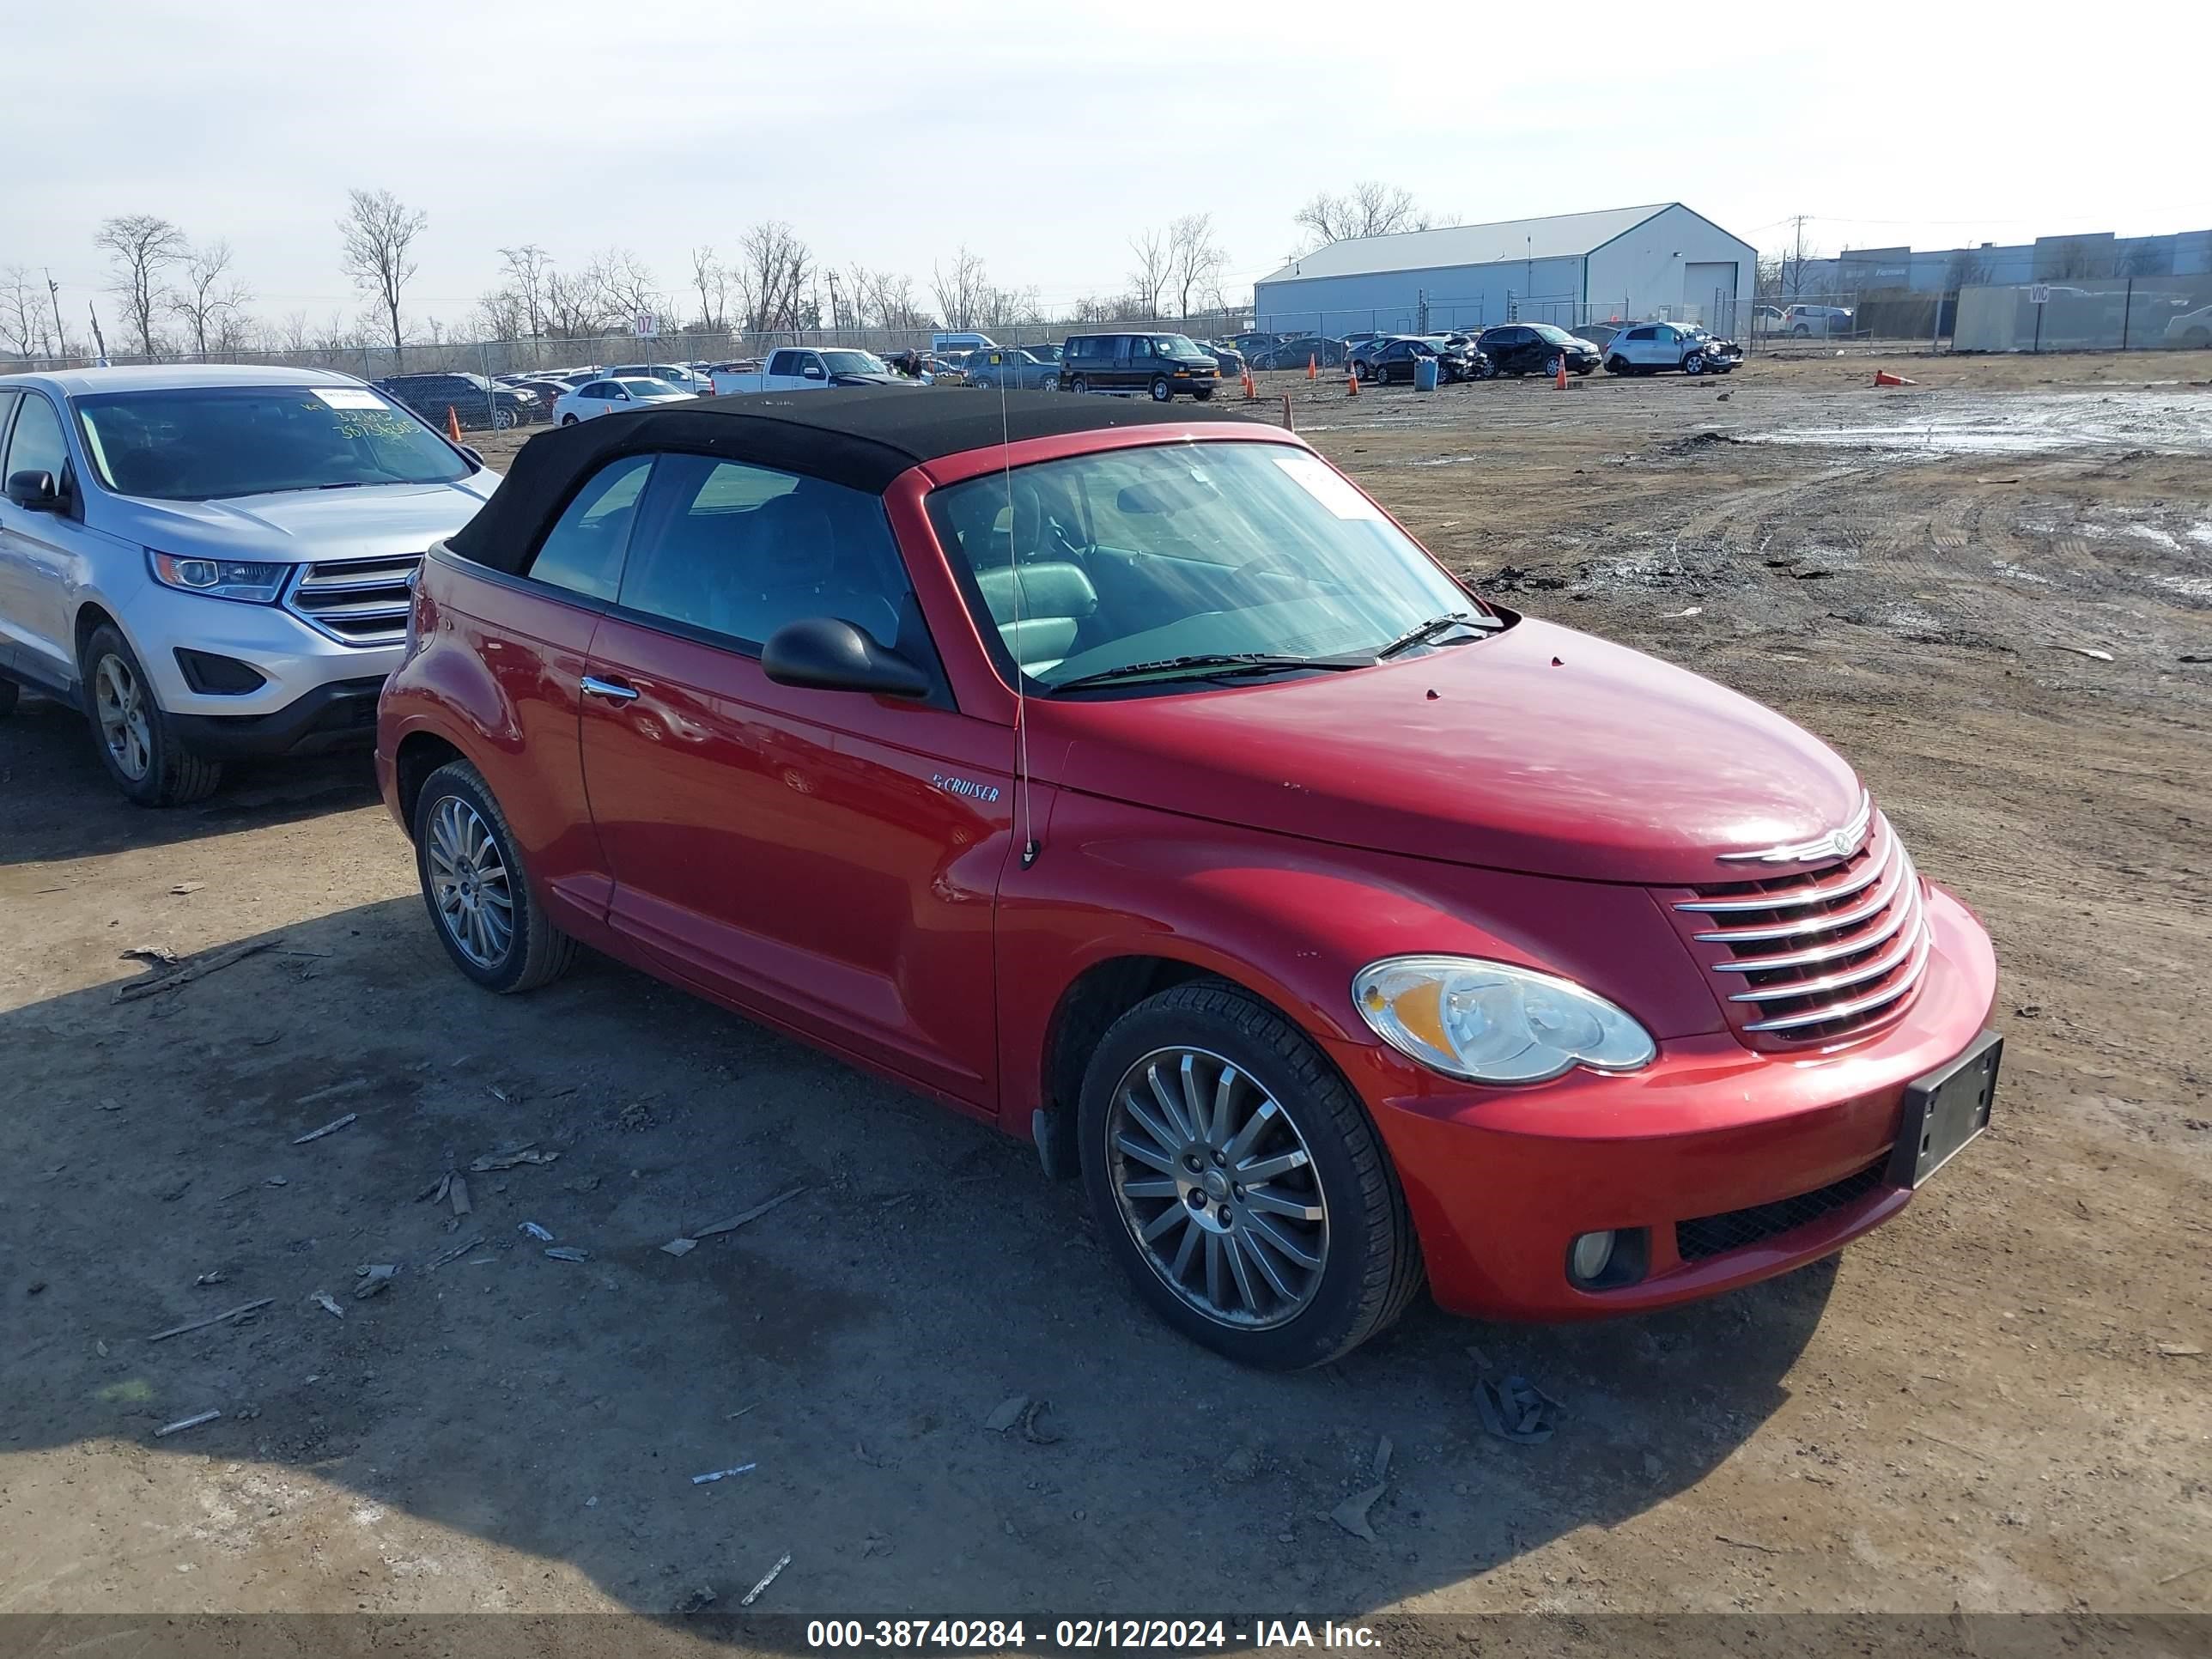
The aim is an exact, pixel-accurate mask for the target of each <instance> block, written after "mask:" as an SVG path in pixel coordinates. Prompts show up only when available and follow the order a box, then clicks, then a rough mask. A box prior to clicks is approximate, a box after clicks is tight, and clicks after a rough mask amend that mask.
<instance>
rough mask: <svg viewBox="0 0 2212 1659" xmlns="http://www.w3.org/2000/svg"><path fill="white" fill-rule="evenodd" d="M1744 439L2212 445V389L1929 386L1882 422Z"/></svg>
mask: <svg viewBox="0 0 2212 1659" xmlns="http://www.w3.org/2000/svg"><path fill="white" fill-rule="evenodd" d="M1738 437H1739V440H1740V441H1741V442H1744V443H1754V444H1788V445H1795V446H1802V447H1811V448H1829V449H1878V450H1887V451H1893V452H1898V453H1921V454H1926V455H1930V456H1938V455H1971V454H2009V455H2047V454H2053V453H2058V452H2061V451H2066V450H2095V449H2144V450H2148V451H2151V452H2152V453H2160V454H2170V455H2194V454H2205V453H2212V397H2207V396H2206V395H2205V394H2203V393H2202V392H2105V393H2101V394H2089V393H2082V394H2075V395H2069V396H2057V397H2051V396H2036V395H2033V394H2030V395H2027V396H2015V397H2008V398H1988V397H1961V398H1949V397H1946V396H1945V395H1944V394H1943V393H1942V392H1929V393H1925V394H1921V395H1920V396H1919V397H1917V398H1916V399H1915V402H1914V404H1913V406H1912V408H1911V412H1907V411H1906V410H1903V409H1900V410H1898V412H1897V413H1896V415H1894V416H1892V417H1891V418H1888V419H1885V420H1882V421H1880V422H1865V423H1863V424H1861V423H1854V424H1851V425H1838V426H1802V427H1785V428H1781V429H1779V430H1777V431H1771V432H1745V433H1741V434H1739V435H1738Z"/></svg>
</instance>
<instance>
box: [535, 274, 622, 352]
mask: <svg viewBox="0 0 2212 1659" xmlns="http://www.w3.org/2000/svg"><path fill="white" fill-rule="evenodd" d="M611 310H612V307H611V305H610V304H609V303H608V301H607V291H606V283H605V276H604V273H603V272H601V271H600V270H599V267H597V266H596V265H587V266H586V267H585V268H584V269H583V270H580V271H575V272H573V273H571V272H568V271H560V270H555V271H549V272H547V273H546V277H545V331H546V332H547V333H548V334H550V335H551V336H553V337H556V338H557V339H562V340H582V339H588V338H590V337H592V335H594V334H597V333H599V332H600V331H602V330H604V329H605V327H606V325H607V318H608V315H609V313H610V312H611Z"/></svg>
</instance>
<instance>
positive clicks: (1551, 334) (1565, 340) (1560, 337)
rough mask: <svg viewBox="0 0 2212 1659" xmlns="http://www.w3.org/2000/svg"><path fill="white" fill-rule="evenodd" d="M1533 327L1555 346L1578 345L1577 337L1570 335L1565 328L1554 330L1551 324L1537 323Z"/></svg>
mask: <svg viewBox="0 0 2212 1659" xmlns="http://www.w3.org/2000/svg"><path fill="white" fill-rule="evenodd" d="M1531 326H1532V327H1534V329H1535V331H1536V332H1537V333H1538V334H1540V335H1541V336H1542V337H1544V338H1545V339H1547V340H1549V341H1550V342H1551V343H1553V345H1573V344H1575V343H1577V342H1576V339H1575V337H1574V336H1573V335H1571V334H1570V333H1568V332H1567V331H1566V330H1565V329H1564V328H1554V327H1553V326H1552V325H1551V324H1549V323H1535V324H1532V325H1531Z"/></svg>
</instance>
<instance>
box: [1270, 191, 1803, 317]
mask: <svg viewBox="0 0 2212 1659" xmlns="http://www.w3.org/2000/svg"><path fill="white" fill-rule="evenodd" d="M1758 262H1759V256H1758V254H1757V252H1755V251H1754V250H1753V247H1752V246H1751V244H1750V243H1748V242H1747V241H1745V240H1742V238H1741V237H1738V236H1732V235H1730V234H1729V233H1728V232H1727V231H1725V230H1723V229H1722V228H1720V227H1719V226H1718V225H1717V224H1715V223H1714V222H1712V221H1711V220H1710V219H1708V218H1706V217H1705V216H1704V215H1702V214H1699V213H1692V211H1691V210H1689V209H1688V208H1686V207H1684V206H1683V205H1682V204H1680V202H1666V203H1662V204H1658V205H1656V206H1652V207H1628V208H1612V209H1608V210H1605V211H1603V212H1600V213H1561V214H1555V215H1553V216H1551V217H1550V218H1547V219H1509V220H1506V221H1504V222H1502V223H1499V224H1494V225H1448V226H1445V227H1443V228H1440V229H1437V230H1408V231H1401V232H1399V233H1397V234H1395V235H1389V236H1360V237H1355V238H1352V239H1351V240H1346V241H1342V242H1331V243H1329V244H1328V246H1325V247H1319V248H1316V249H1315V250H1314V251H1313V252H1311V253H1309V254H1307V255H1305V256H1304V258H1297V259H1293V260H1292V261H1291V263H1290V264H1286V265H1285V266H1284V267H1283V268H1282V269H1281V270H1278V271H1276V272H1274V273H1273V275H1271V276H1263V277H1261V279H1260V281H1259V282H1257V283H1255V284H1254V285H1253V313H1254V320H1255V326H1256V327H1260V328H1263V329H1272V330H1274V331H1277V332H1279V333H1285V334H1304V333H1315V334H1322V335H1328V336H1336V335H1341V334H1347V333H1350V332H1352V331H1355V330H1358V329H1376V330H1379V331H1384V332H1402V333H1412V334H1425V333H1429V332H1431V331H1435V330H1438V329H1446V328H1478V327H1487V326H1489V325H1492V324H1493V323H1504V322H1512V321H1520V322H1547V323H1557V324H1559V325H1561V326H1562V327H1568V328H1571V327H1574V326H1577V325H1580V324H1583V323H1589V322H1604V321H1608V320H1618V321H1626V320H1630V319H1665V320H1668V321H1674V322H1701V323H1704V324H1705V325H1707V326H1708V327H1710V328H1714V329H1717V330H1718V331H1722V332H1723V333H1728V332H1733V331H1735V326H1736V311H1737V307H1739V306H1748V305H1749V303H1750V301H1751V296H1752V294H1753V284H1754V283H1756V282H1757V280H1758V268H1759V265H1758Z"/></svg>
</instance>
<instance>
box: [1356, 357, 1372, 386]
mask: <svg viewBox="0 0 2212 1659" xmlns="http://www.w3.org/2000/svg"><path fill="white" fill-rule="evenodd" d="M1374 378H1375V365H1374V364H1372V363H1363V362H1360V361H1359V359H1358V358H1357V357H1354V358H1353V359H1352V379H1353V380H1363V381H1364V380H1373V379H1374Z"/></svg>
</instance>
